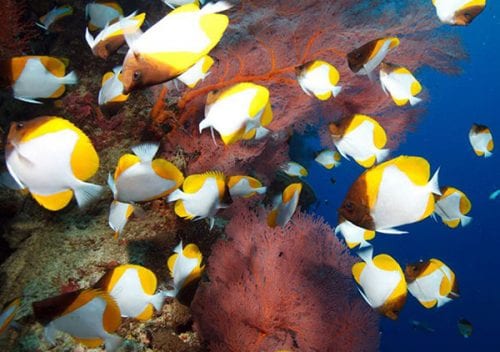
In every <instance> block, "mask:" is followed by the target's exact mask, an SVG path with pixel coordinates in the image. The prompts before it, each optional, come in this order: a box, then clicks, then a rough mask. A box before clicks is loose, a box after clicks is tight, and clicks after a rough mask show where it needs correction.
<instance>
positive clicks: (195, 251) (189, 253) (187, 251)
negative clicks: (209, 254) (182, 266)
mask: <svg viewBox="0 0 500 352" xmlns="http://www.w3.org/2000/svg"><path fill="white" fill-rule="evenodd" d="M182 253H183V254H184V255H185V256H186V257H187V258H197V259H199V260H201V252H200V249H199V248H198V246H197V245H196V244H194V243H189V244H188V245H187V246H186V247H184V249H183V251H182Z"/></svg>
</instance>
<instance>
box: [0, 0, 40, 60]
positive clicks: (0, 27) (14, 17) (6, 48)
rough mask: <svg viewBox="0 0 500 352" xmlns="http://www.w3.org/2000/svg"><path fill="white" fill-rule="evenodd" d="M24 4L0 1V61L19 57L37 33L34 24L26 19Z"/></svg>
mask: <svg viewBox="0 0 500 352" xmlns="http://www.w3.org/2000/svg"><path fill="white" fill-rule="evenodd" d="M26 9H27V6H26V2H25V1H24V0H2V1H1V2H0V13H1V14H2V15H3V20H2V21H0V59H5V58H8V57H11V56H15V55H20V54H22V53H23V52H24V51H25V50H26V49H28V45H29V42H30V41H31V40H33V39H34V38H35V37H36V35H37V31H36V30H35V23H34V22H33V21H30V20H29V19H27V13H26Z"/></svg>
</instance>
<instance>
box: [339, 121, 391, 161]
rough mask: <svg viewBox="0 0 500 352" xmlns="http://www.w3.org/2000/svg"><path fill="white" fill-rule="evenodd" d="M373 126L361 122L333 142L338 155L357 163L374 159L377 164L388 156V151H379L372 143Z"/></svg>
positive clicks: (368, 122) (366, 122)
mask: <svg viewBox="0 0 500 352" xmlns="http://www.w3.org/2000/svg"><path fill="white" fill-rule="evenodd" d="M374 131H375V125H374V124H373V123H370V121H363V122H362V123H361V124H360V125H359V126H357V127H356V128H355V129H354V130H352V131H350V132H348V133H346V134H345V135H344V136H342V137H341V138H340V139H335V138H334V140H333V142H334V144H335V146H336V147H337V150H338V151H339V153H340V154H341V155H342V156H343V157H344V158H346V159H348V160H349V157H351V158H353V159H354V160H356V162H358V163H362V162H364V161H367V160H369V159H371V158H373V157H375V159H376V161H377V163H379V162H381V161H383V160H384V159H385V158H387V156H388V155H389V150H388V149H379V148H377V147H376V146H375V142H374Z"/></svg>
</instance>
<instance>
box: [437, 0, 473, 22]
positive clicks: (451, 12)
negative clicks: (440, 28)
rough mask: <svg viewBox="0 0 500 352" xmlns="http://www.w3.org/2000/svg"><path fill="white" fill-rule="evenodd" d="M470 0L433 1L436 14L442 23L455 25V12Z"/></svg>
mask: <svg viewBox="0 0 500 352" xmlns="http://www.w3.org/2000/svg"><path fill="white" fill-rule="evenodd" d="M469 2H471V0H433V1H432V3H433V4H434V6H435V7H436V13H437V15H438V17H439V19H440V20H441V22H443V23H447V24H455V12H456V11H457V10H459V9H460V8H462V7H463V6H464V5H466V4H467V3H469Z"/></svg>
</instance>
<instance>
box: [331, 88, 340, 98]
mask: <svg viewBox="0 0 500 352" xmlns="http://www.w3.org/2000/svg"><path fill="white" fill-rule="evenodd" d="M341 91H342V87H341V86H333V87H332V95H333V97H336V96H337V95H339V94H340V92H341Z"/></svg>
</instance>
